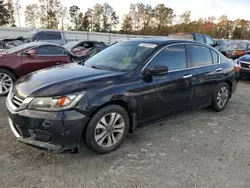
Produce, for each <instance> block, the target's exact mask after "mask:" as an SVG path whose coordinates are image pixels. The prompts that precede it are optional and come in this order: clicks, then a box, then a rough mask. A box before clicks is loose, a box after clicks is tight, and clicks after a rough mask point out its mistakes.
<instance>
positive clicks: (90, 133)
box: [84, 105, 129, 154]
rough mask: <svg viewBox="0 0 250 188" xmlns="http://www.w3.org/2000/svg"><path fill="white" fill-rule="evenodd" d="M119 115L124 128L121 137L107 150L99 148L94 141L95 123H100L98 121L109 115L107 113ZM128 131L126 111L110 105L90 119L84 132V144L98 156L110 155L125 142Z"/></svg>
mask: <svg viewBox="0 0 250 188" xmlns="http://www.w3.org/2000/svg"><path fill="white" fill-rule="evenodd" d="M114 112H115V113H119V114H120V115H121V116H122V117H123V119H124V122H125V128H124V132H123V135H122V137H121V139H120V140H119V141H118V142H117V143H116V144H115V145H114V146H112V147H109V148H105V147H101V146H99V145H98V144H97V142H96V141H95V128H96V125H97V123H98V122H99V121H100V119H101V118H102V117H103V116H105V115H107V114H109V113H114ZM128 130H129V116H128V113H127V111H126V110H125V109H124V108H123V107H121V106H118V105H110V106H106V107H104V108H103V109H101V110H99V111H98V112H97V113H96V114H94V116H93V117H92V119H91V120H90V122H89V124H88V126H87V129H86V132H85V138H84V140H85V144H86V145H87V147H88V148H89V149H91V150H92V151H94V152H96V153H99V154H106V153H110V152H112V151H114V150H116V149H118V148H119V147H120V146H121V144H122V143H123V141H124V140H125V138H126V136H127V134H128Z"/></svg>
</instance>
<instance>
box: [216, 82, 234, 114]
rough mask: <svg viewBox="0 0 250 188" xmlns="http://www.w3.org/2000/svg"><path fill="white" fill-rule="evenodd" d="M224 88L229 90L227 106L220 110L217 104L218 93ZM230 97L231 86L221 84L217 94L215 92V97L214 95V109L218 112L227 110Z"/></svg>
mask: <svg viewBox="0 0 250 188" xmlns="http://www.w3.org/2000/svg"><path fill="white" fill-rule="evenodd" d="M222 87H226V88H227V90H228V98H227V102H226V104H225V105H224V106H223V107H222V108H220V107H219V106H218V104H217V96H218V92H219V91H220V89H221V88H222ZM230 95H231V90H230V88H229V85H228V84H227V83H225V82H223V83H221V84H219V85H218V87H217V90H216V92H215V93H214V95H213V107H214V109H215V110H216V111H218V112H220V111H222V110H224V109H225V108H226V106H227V103H228V101H229V99H230Z"/></svg>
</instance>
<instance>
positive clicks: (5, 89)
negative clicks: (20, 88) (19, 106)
mask: <svg viewBox="0 0 250 188" xmlns="http://www.w3.org/2000/svg"><path fill="white" fill-rule="evenodd" d="M15 81H16V76H15V75H14V74H13V73H12V72H10V71H8V70H6V69H1V68H0V97H1V96H6V95H7V94H8V93H9V91H10V89H11V87H12V86H13V84H14V82H15Z"/></svg>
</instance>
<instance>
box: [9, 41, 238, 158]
mask: <svg viewBox="0 0 250 188" xmlns="http://www.w3.org/2000/svg"><path fill="white" fill-rule="evenodd" d="M237 83H238V66H236V64H235V63H233V62H232V61H231V60H228V59H227V58H226V57H225V56H223V55H222V54H221V53H219V52H218V51H217V50H216V49H214V48H212V47H210V46H208V45H206V44H201V43H198V42H194V41H193V42H192V41H183V40H163V39H162V40H161V39H135V40H131V41H125V42H120V43H117V44H114V45H112V46H110V47H109V48H107V49H105V50H103V51H101V52H100V53H98V54H96V55H95V56H93V57H91V58H90V59H88V60H87V61H86V62H85V65H84V66H81V65H78V64H68V65H62V66H58V67H55V68H50V69H45V70H41V71H38V72H35V73H34V74H29V75H27V76H24V77H22V78H21V79H19V80H18V81H17V83H16V84H15V86H14V87H13V89H12V91H11V92H10V93H9V95H8V97H7V101H6V106H7V112H8V116H9V124H10V128H11V130H12V131H13V133H14V134H15V136H16V137H17V138H18V140H19V141H21V142H24V143H27V144H29V145H34V146H37V147H41V148H47V149H49V150H55V151H57V152H61V151H65V150H71V151H72V150H73V151H76V149H77V148H78V147H79V143H80V139H81V138H83V139H84V141H85V143H86V146H87V147H88V148H89V149H91V150H93V151H94V152H97V153H101V154H104V153H109V152H111V151H114V150H116V149H117V148H118V147H119V146H120V145H121V144H122V143H123V141H124V139H125V138H126V136H127V134H128V133H132V132H133V131H134V130H135V129H136V128H137V127H138V126H141V125H144V124H149V123H154V122H157V121H161V120H164V119H165V118H167V117H169V116H172V115H174V114H180V113H183V112H185V111H187V110H191V109H195V108H200V107H205V106H212V107H213V108H214V110H215V111H222V110H223V109H224V108H225V107H226V105H227V103H228V101H229V99H230V98H231V96H232V95H233V93H234V92H235V90H236V86H237Z"/></svg>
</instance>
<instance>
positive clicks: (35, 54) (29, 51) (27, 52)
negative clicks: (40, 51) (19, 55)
mask: <svg viewBox="0 0 250 188" xmlns="http://www.w3.org/2000/svg"><path fill="white" fill-rule="evenodd" d="M23 54H24V55H28V56H37V51H36V50H34V49H33V50H28V51H26V52H24V53H23Z"/></svg>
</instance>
